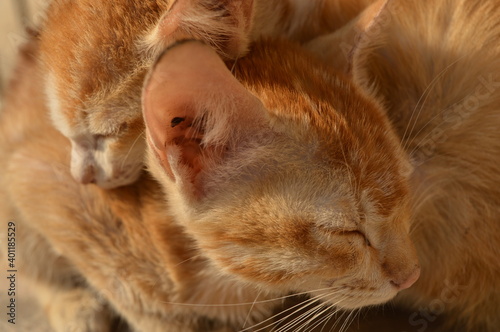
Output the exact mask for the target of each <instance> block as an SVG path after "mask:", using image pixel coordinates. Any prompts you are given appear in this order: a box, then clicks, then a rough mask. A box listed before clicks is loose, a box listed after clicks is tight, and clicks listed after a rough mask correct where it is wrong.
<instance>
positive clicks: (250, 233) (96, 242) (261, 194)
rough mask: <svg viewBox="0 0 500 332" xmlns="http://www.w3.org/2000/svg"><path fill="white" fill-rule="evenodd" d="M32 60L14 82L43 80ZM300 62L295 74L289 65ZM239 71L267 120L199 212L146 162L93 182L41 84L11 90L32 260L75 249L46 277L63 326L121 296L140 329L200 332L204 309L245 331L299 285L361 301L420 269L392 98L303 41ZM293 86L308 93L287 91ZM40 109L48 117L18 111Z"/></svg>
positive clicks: (219, 174)
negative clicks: (108, 186)
mask: <svg viewBox="0 0 500 332" xmlns="http://www.w3.org/2000/svg"><path fill="white" fill-rule="evenodd" d="M179 47H180V46H179ZM174 50H175V49H174ZM211 56H213V57H217V56H216V55H215V53H213V54H212V55H211ZM278 59H280V61H277V60H278ZM268 60H271V61H272V62H273V63H278V64H279V63H281V65H276V66H273V67H269V66H268ZM219 61H220V60H219ZM221 64H222V62H221ZM24 65H25V66H29V68H32V70H30V71H27V72H26V74H25V75H26V76H24V79H23V76H22V75H20V77H19V80H21V81H20V83H19V85H18V87H17V88H13V89H12V91H13V92H12V93H16V92H18V91H19V90H20V91H23V89H26V88H27V87H28V86H30V85H29V84H31V83H33V84H35V85H36V86H38V85H37V83H38V84H43V83H42V82H43V80H42V78H41V77H39V76H36V75H34V74H35V73H36V67H34V66H35V65H34V64H33V63H30V62H28V64H24ZM222 67H223V65H222ZM255 68H261V70H259V71H255ZM292 68H293V69H294V70H291V69H292ZM221 69H224V70H225V71H226V72H225V74H224V75H231V74H230V73H229V71H228V70H227V69H225V67H223V68H221V67H220V66H219V67H216V68H215V70H221ZM255 73H258V74H255ZM285 73H286V74H287V75H288V77H289V78H290V79H289V80H279V79H278V80H277V79H275V78H276V77H280V76H281V75H283V74H285ZM28 74H29V75H28ZM235 75H236V77H238V78H239V79H240V80H242V81H243V82H244V84H245V86H246V88H244V87H242V88H241V89H242V91H244V92H245V93H250V92H247V91H246V89H247V88H248V89H249V91H251V92H252V93H254V94H256V95H258V96H259V97H260V99H261V101H262V104H263V106H264V107H265V108H259V109H258V110H257V111H258V112H264V113H261V117H262V119H264V120H265V121H266V122H265V123H264V126H263V127H262V128H261V129H265V130H266V133H265V134H264V135H258V133H254V135H251V137H248V138H247V139H244V140H243V141H246V142H247V143H248V145H247V147H248V148H253V149H256V150H255V152H250V150H245V149H244V150H238V148H239V147H241V146H239V145H235V146H234V147H235V149H236V150H234V151H233V152H234V155H233V157H232V158H230V159H227V160H226V161H225V162H224V164H219V166H218V171H217V170H215V169H213V170H212V172H211V173H210V174H208V175H210V176H209V182H211V185H213V186H217V188H218V189H217V190H215V189H214V190H212V191H210V194H209V195H207V196H206V199H205V201H204V204H201V205H200V204H195V205H193V206H192V210H191V212H189V214H184V215H181V213H179V211H182V210H183V208H184V206H182V205H179V206H175V204H173V203H175V202H176V200H181V199H182V197H178V198H175V197H171V198H170V199H169V200H170V203H169V204H170V208H169V209H167V205H165V203H164V202H165V201H164V198H163V194H162V191H161V190H160V188H159V187H158V184H156V182H155V181H152V180H151V179H149V177H148V176H146V175H144V176H143V177H142V178H141V179H140V181H139V182H137V183H136V184H134V185H132V186H125V187H122V188H119V189H116V190H102V189H100V188H98V187H97V186H84V185H81V184H78V183H77V182H75V180H73V178H72V177H71V174H70V172H69V165H68V161H69V159H68V156H69V153H70V145H69V142H68V141H67V139H66V138H64V136H62V135H61V134H59V133H58V132H57V131H56V130H55V129H52V127H51V125H50V123H49V122H48V121H47V120H48V117H47V116H46V114H47V112H46V109H45V108H44V106H43V98H41V95H40V94H41V91H40V90H39V89H36V88H33V91H32V92H33V93H32V96H31V98H27V99H23V100H19V101H15V102H14V101H11V103H14V104H9V105H11V106H10V107H15V110H16V112H13V111H6V112H5V113H4V114H5V116H4V117H3V119H2V124H3V125H5V126H7V125H11V122H14V123H17V126H18V131H17V132H16V135H15V136H11V135H8V134H7V133H8V132H5V133H6V135H4V137H3V138H2V146H3V147H7V146H8V147H9V148H8V149H5V150H3V151H7V152H5V153H4V156H3V157H5V158H2V164H3V166H2V167H3V169H5V170H6V171H5V174H8V176H7V177H2V183H3V191H4V194H6V196H7V197H8V200H4V202H10V209H9V210H7V208H6V209H4V208H2V211H10V212H8V216H6V219H5V220H16V222H18V223H19V225H22V226H23V229H25V230H26V232H29V233H28V234H30V235H29V236H30V238H31V239H32V241H35V242H33V245H35V243H38V244H37V247H38V248H39V250H36V251H34V252H32V253H31V255H30V256H29V257H27V258H26V263H25V264H30V265H31V267H30V269H29V270H28V269H27V271H34V272H30V273H31V275H32V276H37V275H39V274H40V273H39V272H38V270H41V271H45V270H46V265H45V264H46V260H47V259H51V260H58V261H59V264H60V267H59V268H58V269H57V271H54V273H53V274H48V275H47V276H46V277H45V278H43V279H38V281H37V282H38V284H39V287H40V289H47V288H48V289H49V291H44V292H42V291H40V292H39V294H38V295H39V296H42V295H44V296H45V297H44V299H43V303H47V307H46V309H47V310H48V311H47V312H48V314H49V317H50V318H51V320H52V324H53V326H54V327H55V328H56V329H58V331H67V330H68V326H70V327H77V328H82V329H83V328H85V327H86V326H89V325H88V324H96V321H95V320H97V322H106V321H107V319H106V317H108V315H109V314H108V311H107V310H110V309H109V308H108V306H107V303H110V304H111V308H113V310H116V311H117V312H118V313H119V314H120V315H122V316H123V317H125V318H126V319H127V320H128V321H129V322H130V323H131V324H132V326H134V327H135V328H136V329H137V330H143V331H164V330H168V329H170V330H172V331H174V330H175V331H193V330H194V329H196V328H197V327H198V328H199V326H200V324H202V323H201V322H199V318H200V317H208V318H210V319H214V320H216V322H217V324H220V326H222V325H226V326H232V328H231V329H236V330H237V329H240V328H241V327H242V326H243V325H244V323H245V321H246V322H247V326H251V325H253V324H255V323H257V322H259V321H262V320H263V318H264V317H266V316H269V315H270V314H271V310H272V308H273V307H274V306H276V304H277V303H276V301H269V300H271V299H274V298H277V297H279V296H284V295H287V294H288V293H289V292H303V291H305V292H307V293H309V294H310V295H313V296H317V297H318V299H321V300H322V301H323V302H326V303H330V304H336V305H338V306H340V307H344V308H354V307H359V306H362V305H368V304H373V303H380V302H383V301H386V300H388V299H390V298H391V297H393V296H394V295H395V294H396V292H397V287H395V286H394V285H393V284H391V281H394V280H396V281H397V280H402V279H405V278H406V277H407V275H408V274H409V273H412V271H413V269H414V268H415V264H417V261H416V259H415V257H414V253H413V249H412V245H411V243H410V241H409V239H408V237H407V231H408V221H409V220H408V215H407V209H406V208H407V204H406V203H407V193H408V191H407V186H408V184H407V179H406V175H405V174H406V173H407V169H406V168H407V167H408V166H407V161H406V160H405V159H404V158H403V156H402V150H401V149H400V148H398V146H397V144H396V141H395V137H394V135H393V134H392V131H391V129H390V128H389V127H388V122H387V121H386V120H385V119H384V117H383V115H382V113H381V111H380V109H379V106H378V105H377V104H376V103H374V102H372V101H371V100H370V99H369V98H367V97H365V96H364V95H363V94H361V93H359V92H358V91H357V90H356V89H354V88H353V86H352V85H351V84H350V83H349V81H348V80H347V79H345V78H343V77H341V76H339V74H337V73H335V72H332V71H331V70H330V69H329V68H328V67H325V66H322V65H321V64H320V63H319V62H317V61H316V60H314V58H313V57H312V56H311V55H309V54H307V53H306V52H304V51H303V50H301V49H300V48H299V47H298V46H295V45H293V44H289V43H287V42H277V41H263V42H260V43H258V44H256V45H255V46H254V50H253V51H252V55H251V56H249V57H247V58H245V59H240V60H239V61H238V62H237V64H236V67H235ZM37 77H38V78H37ZM238 84H239V83H238ZM311 84H312V85H315V84H317V86H316V88H314V89H313V86H312V85H311ZM329 84H331V87H329V88H328V85H329ZM17 89H19V90H17ZM299 91H300V93H298V92H299ZM340 92H342V93H340ZM339 93H340V95H339ZM333 96H336V97H335V98H332V97H333ZM291 97H293V98H294V100H296V103H295V105H290V104H289V103H285V100H289V98H291ZM14 100H15V99H14ZM206 102H207V104H210V101H209V100H207V101H206ZM223 105H224V104H221V105H220V106H221V107H222V106H223ZM35 110H36V113H37V114H38V116H39V117H40V118H41V119H42V121H40V122H36V124H35V123H32V122H31V121H29V118H25V117H22V118H19V119H16V115H15V114H23V113H25V114H26V115H28V114H29V115H31V114H32V112H34V111H35ZM213 110H214V112H215V113H214V114H217V113H218V110H217V108H214V109H213ZM219 111H220V109H219ZM235 114H237V112H235ZM43 119H45V120H46V121H43ZM359 119H362V121H359ZM259 121H260V120H259ZM367 123H370V129H369V130H366V126H367ZM232 125H235V126H236V127H234V128H233V129H237V127H238V126H241V125H243V124H239V125H238V124H234V123H232ZM33 128H36V130H34V129H33ZM267 130H270V131H269V132H267ZM2 132H3V131H2ZM232 132H238V130H233V131H232ZM221 133H222V132H219V133H218V135H216V136H220V134H221ZM240 133H241V132H240ZM216 136H214V137H216ZM16 137H18V138H16ZM269 138H272V140H268V139H269ZM240 139H241V137H240ZM261 139H264V141H262V140H261ZM240 141H241V140H238V142H240ZM222 142H223V141H222ZM263 143H264V144H263ZM2 149H4V148H2ZM9 151H10V152H9ZM377 156H379V157H377ZM262 158H265V160H262ZM242 161H245V162H246V164H243V165H240V167H239V168H240V169H241V173H239V172H238V173H235V171H236V170H237V169H236V168H235V164H234V163H235V162H242ZM278 162H279V163H281V162H282V163H283V164H282V165H278ZM379 163H382V164H379ZM266 165H268V166H266ZM273 165H274V166H275V167H276V168H274V167H271V166H273ZM257 170H258V172H260V173H256V171H257ZM304 174H308V177H304ZM214 188H215V187H214ZM47 202H54V203H53V204H47ZM182 204H184V205H185V204H186V202H183V203H182ZM208 207H210V209H207V208H208ZM191 218H192V219H191ZM363 234H364V235H363ZM367 240H369V241H370V245H368V242H367ZM46 241H48V243H50V246H48V244H47V242H46ZM49 248H50V249H49ZM42 249H43V250H42ZM79 273H81V274H82V276H83V277H78V275H79ZM61 280H62V281H61ZM63 281H64V285H66V286H65V287H62V286H60V285H61V282H63ZM51 283H52V284H51ZM54 283H55V284H54ZM58 285H59V286H58ZM50 290H52V291H50ZM47 294H49V295H47ZM47 296H49V300H47ZM254 302H255V303H254ZM49 304H50V305H49ZM107 308H108V309H107ZM84 309H85V310H84ZM113 310H111V311H113ZM89 317H94V318H93V319H95V320H92V319H90V318H89ZM68 324H69V325H68ZM217 324H216V326H217ZM90 326H94V325H90ZM101 328H103V329H104V327H101Z"/></svg>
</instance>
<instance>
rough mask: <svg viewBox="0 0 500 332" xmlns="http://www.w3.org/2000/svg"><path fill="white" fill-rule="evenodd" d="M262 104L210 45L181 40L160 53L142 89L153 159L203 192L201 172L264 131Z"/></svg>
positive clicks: (187, 187) (191, 190)
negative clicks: (238, 79) (246, 140)
mask: <svg viewBox="0 0 500 332" xmlns="http://www.w3.org/2000/svg"><path fill="white" fill-rule="evenodd" d="M263 107H264V106H263V105H262V103H261V102H260V100H259V99H257V97H255V96H254V95H252V94H251V93H250V92H248V91H247V90H246V89H245V88H244V87H243V85H242V84H241V83H239V82H238V81H237V80H236V79H235V78H234V76H233V75H232V74H231V72H230V71H229V70H228V69H227V67H226V65H225V63H224V62H223V61H222V60H221V58H220V57H219V56H218V55H217V53H215V51H214V50H213V49H212V48H211V47H210V46H207V45H205V44H202V43H200V42H197V41H185V42H182V43H178V44H176V45H174V46H173V47H172V48H170V49H169V50H167V51H166V52H165V53H164V55H163V56H161V58H160V60H159V61H158V62H157V64H156V66H155V67H154V69H153V70H152V72H151V73H150V75H149V78H147V79H146V83H145V87H144V90H143V112H144V119H145V123H146V133H147V138H148V143H149V147H150V149H151V151H152V152H153V155H154V158H151V159H154V160H153V162H155V163H156V164H157V165H158V163H159V164H161V165H160V166H161V168H162V170H163V172H164V173H165V174H167V176H168V177H169V178H170V180H173V181H174V182H175V184H176V185H178V186H180V187H181V189H182V190H183V191H184V192H185V193H187V194H193V195H200V194H202V193H203V191H204V183H203V181H202V180H200V174H206V173H207V172H210V170H211V169H212V167H214V166H215V165H218V164H219V163H221V162H222V161H223V160H224V156H225V155H226V154H227V153H231V152H234V151H235V150H236V149H237V147H238V145H239V144H240V143H241V142H242V141H244V140H245V139H247V138H248V137H251V136H252V135H255V134H256V133H257V132H259V130H260V131H262V127H263V126H265V122H264V121H265V112H264V109H263ZM150 161H151V160H150Z"/></svg>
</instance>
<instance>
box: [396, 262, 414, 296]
mask: <svg viewBox="0 0 500 332" xmlns="http://www.w3.org/2000/svg"><path fill="white" fill-rule="evenodd" d="M418 277H420V267H418V266H417V267H415V269H414V270H413V271H412V272H411V273H410V274H409V275H408V277H406V278H405V279H403V280H402V281H395V280H391V284H393V285H394V286H396V288H397V289H398V291H400V290H403V289H407V288H410V287H411V285H413V284H414V283H415V282H416V281H417V280H418Z"/></svg>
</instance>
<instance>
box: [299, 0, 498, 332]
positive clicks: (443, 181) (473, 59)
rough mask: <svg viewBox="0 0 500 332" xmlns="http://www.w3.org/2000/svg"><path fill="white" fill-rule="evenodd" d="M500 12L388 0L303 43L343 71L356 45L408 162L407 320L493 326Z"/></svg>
mask: <svg viewBox="0 0 500 332" xmlns="http://www.w3.org/2000/svg"><path fill="white" fill-rule="evenodd" d="M499 22H500V7H499V6H498V3H497V2H495V1H473V0H467V1H444V0H443V1H441V0H435V1H405V2H398V1H389V3H388V4H387V8H385V9H384V11H383V13H382V15H380V17H379V18H378V19H377V20H376V22H374V24H373V26H372V27H371V28H369V29H368V31H365V33H364V34H360V33H359V32H360V31H361V30H360V29H359V24H358V25H356V23H355V22H353V23H352V24H351V26H350V27H346V28H345V29H343V30H340V31H338V32H336V33H334V34H331V35H327V36H323V37H321V38H318V39H317V40H315V41H313V42H311V43H310V44H309V45H308V47H309V48H310V49H313V50H314V51H315V53H316V54H318V53H321V54H322V58H324V59H325V60H326V61H328V62H329V63H330V64H332V65H334V66H336V67H337V68H339V69H341V70H343V71H349V68H348V66H346V60H345V58H342V56H343V55H345V54H349V52H350V47H353V45H361V47H362V48H363V49H362V50H358V51H357V53H358V62H361V63H363V65H361V66H358V67H357V68H354V70H353V71H354V72H353V75H354V76H355V77H357V81H358V82H361V84H362V85H364V86H365V87H367V88H369V89H371V90H372V91H373V94H374V95H376V96H377V97H379V98H380V99H381V100H382V101H383V103H384V104H385V105H386V106H387V107H386V108H387V115H388V117H389V118H390V119H391V122H392V123H393V124H394V127H395V128H396V130H397V131H398V135H399V137H400V139H401V145H402V146H403V147H404V148H405V150H406V151H407V154H408V156H409V157H410V158H411V160H412V164H413V165H414V167H415V170H414V172H413V174H412V189H411V191H412V193H413V202H412V205H413V211H414V212H413V215H414V216H413V225H412V233H411V236H412V240H413V241H414V243H415V245H416V247H417V251H418V253H419V259H420V262H421V265H422V275H421V277H420V280H419V281H418V282H417V283H416V284H415V286H413V287H412V288H411V289H409V290H408V291H406V292H404V293H402V294H401V296H400V297H399V299H398V302H399V303H404V305H406V306H408V307H410V308H415V309H416V310H417V311H416V313H415V314H414V315H413V316H412V317H410V320H411V322H412V323H413V324H414V326H417V327H418V328H424V327H426V326H427V325H428V324H430V323H432V322H433V321H434V320H435V319H436V318H437V317H438V316H440V315H442V314H443V313H445V314H447V318H446V319H447V322H448V325H452V326H454V328H459V327H460V328H465V329H466V330H467V331H496V329H498V327H499V326H500V316H499V315H498V313H499V312H500V289H499V287H500V286H499V276H500V257H499V256H498V243H500V226H499V225H500V224H499V219H500V191H499V183H500V172H499V170H498V165H499V163H500V159H499V157H500V154H499V151H500V145H499V144H500V130H499V129H500V112H499V107H500V106H499V105H500V90H499V88H500V72H499V70H500V61H499V55H500V46H499V45H500V24H499ZM353 27H354V30H355V33H353V32H352V29H353ZM355 38H361V39H363V41H362V42H361V43H355V42H354V40H355ZM331 44H335V45H338V47H337V49H336V50H335V49H333V48H329V45H331ZM341 54H342V55H341Z"/></svg>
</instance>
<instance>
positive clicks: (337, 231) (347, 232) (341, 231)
mask: <svg viewBox="0 0 500 332" xmlns="http://www.w3.org/2000/svg"><path fill="white" fill-rule="evenodd" d="M318 229H319V230H321V231H322V232H324V233H327V234H328V235H336V236H353V235H354V236H361V237H363V239H364V241H365V243H366V245H367V246H368V247H371V243H370V240H369V239H368V237H366V235H365V234H364V233H363V232H361V231H360V230H358V229H345V228H332V227H326V226H322V225H320V226H318Z"/></svg>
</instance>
